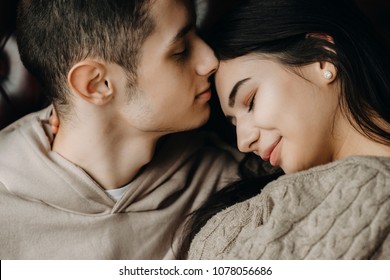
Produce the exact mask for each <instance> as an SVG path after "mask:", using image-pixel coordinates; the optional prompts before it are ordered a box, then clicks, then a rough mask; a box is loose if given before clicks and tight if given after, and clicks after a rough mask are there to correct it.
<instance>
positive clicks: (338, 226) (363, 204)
mask: <svg viewBox="0 0 390 280" xmlns="http://www.w3.org/2000/svg"><path fill="white" fill-rule="evenodd" d="M389 164H390V160H389V159H378V158H365V157H360V158H351V159H347V160H344V161H339V162H335V163H331V164H328V165H324V166H320V167H318V168H314V169H312V170H308V171H305V172H300V173H297V174H293V175H288V176H283V177H282V178H280V179H279V180H276V181H274V182H272V183H270V184H269V185H268V186H267V187H266V188H265V189H264V190H263V192H262V193H261V194H260V195H257V196H255V197H253V198H251V199H249V200H247V201H244V202H242V203H239V204H236V205H234V206H232V207H230V208H228V209H226V210H225V211H223V212H221V213H219V214H217V215H216V216H215V217H213V218H212V219H211V220H210V221H209V222H208V223H207V224H206V226H205V227H204V228H203V229H202V230H201V231H200V232H199V233H198V235H197V236H196V237H195V239H194V240H193V243H192V245H191V248H190V252H189V257H190V258H193V259H223V258H224V259H367V258H389V249H388V248H389V244H390V241H389V239H390V238H389V237H388V234H389V229H390V218H389V213H390V189H389V187H388V186H389V185H390V171H389ZM378 248H379V250H378ZM376 252H378V253H377V254H376ZM373 256H374V257H373Z"/></svg>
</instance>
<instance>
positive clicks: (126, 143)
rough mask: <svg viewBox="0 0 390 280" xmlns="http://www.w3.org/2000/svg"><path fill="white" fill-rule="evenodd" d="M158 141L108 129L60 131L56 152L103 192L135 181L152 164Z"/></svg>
mask: <svg viewBox="0 0 390 280" xmlns="http://www.w3.org/2000/svg"><path fill="white" fill-rule="evenodd" d="M158 138H159V137H156V136H154V137H152V136H150V135H145V134H142V133H138V132H131V129H128V130H127V131H123V130H122V131H116V130H115V129H113V128H112V126H111V127H109V126H105V127H101V126H99V127H98V126H91V125H90V124H89V125H88V126H79V127H77V128H74V127H63V128H62V129H61V128H60V129H59V131H58V134H57V136H56V138H55V140H54V143H53V148H52V149H53V151H55V152H57V153H58V154H60V155H61V156H63V157H64V158H66V159H68V160H69V161H71V162H73V163H74V164H75V165H77V166H79V167H81V168H82V169H83V170H84V171H86V172H87V173H88V174H89V175H90V176H91V177H92V178H93V179H94V180H95V181H96V182H97V183H99V184H100V185H101V186H102V187H103V188H104V189H115V188H119V187H122V186H123V185H125V184H127V183H129V182H130V181H132V179H133V178H134V177H135V176H136V175H137V174H138V172H139V171H140V170H141V168H142V167H143V166H144V165H145V164H147V163H148V162H150V161H151V159H152V157H153V154H154V152H155V147H156V143H157V141H158Z"/></svg>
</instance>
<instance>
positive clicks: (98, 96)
mask: <svg viewBox="0 0 390 280" xmlns="http://www.w3.org/2000/svg"><path fill="white" fill-rule="evenodd" d="M68 84H69V87H70V89H71V90H72V92H73V93H74V94H76V95H77V96H79V97H81V98H82V99H84V100H85V101H87V102H89V103H92V104H95V105H105V104H107V103H108V102H109V101H110V100H111V99H112V97H113V94H114V90H113V87H112V84H111V83H110V81H109V79H108V77H107V68H106V66H105V65H104V64H103V63H100V62H97V61H95V60H89V59H86V60H83V61H81V62H79V63H77V64H76V65H74V66H73V67H72V69H71V70H70V71H69V73H68Z"/></svg>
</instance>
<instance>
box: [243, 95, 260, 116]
mask: <svg viewBox="0 0 390 280" xmlns="http://www.w3.org/2000/svg"><path fill="white" fill-rule="evenodd" d="M256 93H257V91H254V92H252V93H251V94H250V95H249V98H248V101H247V102H246V104H245V106H247V107H248V112H251V111H252V110H253V108H254V107H255V98H256Z"/></svg>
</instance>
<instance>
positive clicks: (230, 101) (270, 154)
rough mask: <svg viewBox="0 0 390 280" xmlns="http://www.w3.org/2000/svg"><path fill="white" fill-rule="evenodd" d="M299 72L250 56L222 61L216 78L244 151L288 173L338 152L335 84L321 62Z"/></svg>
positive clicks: (218, 90)
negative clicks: (326, 76)
mask: <svg viewBox="0 0 390 280" xmlns="http://www.w3.org/2000/svg"><path fill="white" fill-rule="evenodd" d="M326 65H329V64H326ZM298 71H299V72H298V73H299V74H297V72H293V71H292V70H289V69H287V68H286V67H284V66H282V65H281V64H279V63H277V62H275V61H273V60H269V59H264V58H260V57H259V56H255V55H246V56H242V57H239V58H236V59H232V60H227V61H222V62H221V63H220V67H219V69H218V71H217V74H216V77H215V82H216V89H217V92H218V96H219V98H220V101H221V106H222V109H223V111H224V113H225V115H226V116H227V118H228V119H230V120H231V122H232V123H233V124H234V125H235V126H236V128H237V142H238V143H237V144H238V148H239V149H240V151H242V152H254V153H255V154H257V155H258V156H260V157H262V158H263V159H264V160H268V161H270V163H271V164H272V165H274V166H280V167H281V168H282V169H283V170H284V171H285V172H286V173H291V172H296V171H300V170H304V169H308V168H310V167H313V166H316V165H319V164H324V163H327V162H329V161H331V160H332V159H333V156H334V155H333V153H334V147H335V135H334V134H332V132H334V130H333V128H334V125H336V123H335V122H337V118H336V117H335V114H336V112H337V108H338V94H337V93H336V92H337V91H336V90H335V85H334V84H335V83H332V82H331V81H330V80H329V79H326V78H325V77H324V76H323V74H324V72H325V69H324V65H323V64H321V63H313V64H310V65H307V66H304V67H300V68H299V69H298ZM333 73H334V72H333ZM336 137H337V136H336Z"/></svg>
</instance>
